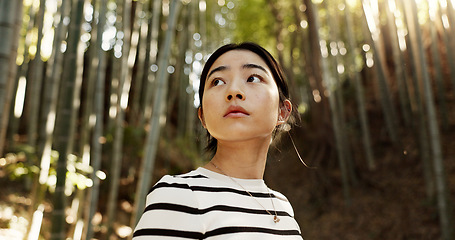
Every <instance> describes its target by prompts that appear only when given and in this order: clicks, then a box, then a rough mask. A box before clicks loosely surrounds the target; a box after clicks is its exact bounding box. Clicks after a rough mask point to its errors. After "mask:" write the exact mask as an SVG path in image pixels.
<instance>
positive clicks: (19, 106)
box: [14, 76, 27, 118]
mask: <svg viewBox="0 0 455 240" xmlns="http://www.w3.org/2000/svg"><path fill="white" fill-rule="evenodd" d="M26 86H27V80H26V79H25V77H24V76H22V77H20V78H19V83H18V86H17V92H16V100H15V104H14V117H16V118H20V117H21V116H22V112H23V110H24V101H25V89H26Z"/></svg>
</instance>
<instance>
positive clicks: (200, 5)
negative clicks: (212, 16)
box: [199, 0, 207, 12]
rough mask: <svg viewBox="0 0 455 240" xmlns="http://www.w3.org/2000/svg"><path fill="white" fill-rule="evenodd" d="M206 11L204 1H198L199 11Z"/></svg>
mask: <svg viewBox="0 0 455 240" xmlns="http://www.w3.org/2000/svg"><path fill="white" fill-rule="evenodd" d="M206 10H207V4H206V2H205V0H202V1H199V11H201V12H205V11H206Z"/></svg>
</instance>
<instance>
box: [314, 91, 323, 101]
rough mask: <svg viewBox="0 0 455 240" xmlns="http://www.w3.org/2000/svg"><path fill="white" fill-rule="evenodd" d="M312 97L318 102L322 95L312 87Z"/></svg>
mask: <svg viewBox="0 0 455 240" xmlns="http://www.w3.org/2000/svg"><path fill="white" fill-rule="evenodd" d="M313 99H314V101H315V102H317V103H318V102H321V100H322V97H321V94H320V92H319V90H317V89H314V90H313Z"/></svg>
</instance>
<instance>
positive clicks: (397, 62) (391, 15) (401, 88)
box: [383, 1, 411, 127]
mask: <svg viewBox="0 0 455 240" xmlns="http://www.w3.org/2000/svg"><path fill="white" fill-rule="evenodd" d="M392 4H394V6H392ZM395 5H396V4H395V3H393V2H392V1H388V2H387V3H383V6H384V9H385V11H386V14H387V22H388V27H389V31H388V32H389V33H390V39H389V41H390V45H391V47H392V54H393V63H394V72H395V81H396V82H397V88H398V95H399V100H400V106H401V116H402V118H403V120H404V123H405V126H408V127H409V126H410V125H411V105H410V102H409V89H408V87H407V85H406V80H407V75H406V72H405V70H404V61H403V55H402V52H401V50H400V45H399V38H398V29H397V25H396V18H395V12H392V10H395V9H396V6H395ZM395 11H396V10H395Z"/></svg>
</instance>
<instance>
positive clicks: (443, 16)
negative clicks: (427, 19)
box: [441, 14, 450, 29]
mask: <svg viewBox="0 0 455 240" xmlns="http://www.w3.org/2000/svg"><path fill="white" fill-rule="evenodd" d="M441 18H442V25H443V26H444V28H445V29H449V28H450V24H449V19H448V18H447V15H446V14H443V15H442V17H441Z"/></svg>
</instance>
